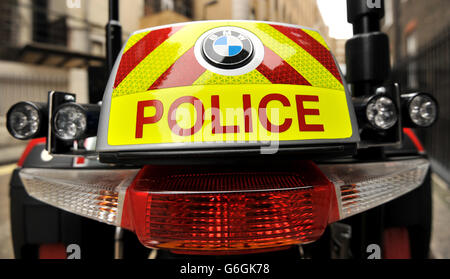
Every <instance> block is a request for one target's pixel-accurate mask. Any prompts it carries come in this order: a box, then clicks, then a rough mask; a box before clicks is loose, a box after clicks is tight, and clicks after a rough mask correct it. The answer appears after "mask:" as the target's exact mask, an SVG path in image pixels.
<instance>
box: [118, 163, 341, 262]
mask: <svg viewBox="0 0 450 279" xmlns="http://www.w3.org/2000/svg"><path fill="white" fill-rule="evenodd" d="M291 166H292V165H291ZM281 169H282V168H281ZM331 199H333V200H334V201H331ZM335 200H336V195H335V194H334V186H333V184H332V183H331V182H330V181H329V180H328V179H327V178H326V177H325V176H324V175H323V174H322V173H321V172H320V170H319V169H318V168H317V167H316V166H315V165H314V164H313V163H311V162H299V163H298V164H294V167H288V168H287V169H283V170H282V171H280V170H273V169H272V170H268V169H264V168H261V167H260V166H259V167H257V168H254V169H245V170H242V171H240V172H236V168H234V171H232V170H231V169H230V170H227V169H223V168H220V169H217V168H213V167H207V168H205V167H188V168H186V167H183V168H176V167H167V166H165V167H156V166H146V167H145V168H143V169H142V170H141V171H140V173H139V174H138V175H137V176H136V178H135V180H134V182H133V183H132V185H131V186H130V187H129V188H128V191H127V194H126V197H125V202H124V207H123V214H122V227H126V228H129V229H132V230H134V231H136V234H137V235H138V237H139V239H140V241H141V242H142V243H143V244H144V245H145V246H149V247H159V248H166V249H171V250H173V251H190V252H191V253H192V252H194V253H205V254H211V253H214V254H224V253H225V254H229V253H233V252H239V253H242V252H245V251H247V252H250V251H251V250H256V249H271V248H275V247H280V246H288V245H292V244H298V243H308V242H312V241H314V240H316V239H318V238H319V237H320V236H321V235H322V233H323V231H324V229H325V227H326V225H327V224H328V217H329V216H330V214H329V213H330V210H331V208H332V207H333V206H332V205H333V204H335ZM334 210H335V211H336V212H337V207H334ZM336 214H338V213H333V214H332V215H333V216H334V217H333V218H336V219H337V217H336Z"/></svg>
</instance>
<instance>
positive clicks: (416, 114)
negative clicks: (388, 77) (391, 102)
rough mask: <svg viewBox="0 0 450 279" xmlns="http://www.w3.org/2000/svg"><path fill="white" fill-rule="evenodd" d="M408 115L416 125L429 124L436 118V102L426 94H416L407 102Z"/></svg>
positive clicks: (423, 125) (424, 125)
mask: <svg viewBox="0 0 450 279" xmlns="http://www.w3.org/2000/svg"><path fill="white" fill-rule="evenodd" d="M409 115H410V117H411V120H412V121H413V122H414V123H415V124H416V125H418V126H421V127H427V126H430V125H431V124H433V123H434V121H435V120H436V116H437V104H436V102H435V101H434V100H433V99H431V98H430V97H428V96H426V95H418V96H416V97H414V98H413V99H412V100H411V103H410V104H409Z"/></svg>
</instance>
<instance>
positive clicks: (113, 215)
mask: <svg viewBox="0 0 450 279" xmlns="http://www.w3.org/2000/svg"><path fill="white" fill-rule="evenodd" d="M137 172H138V170H117V169H116V170H76V169H72V170H62V169H31V168H29V169H28V168H27V169H22V170H21V171H20V173H19V175H20V178H21V180H22V182H23V184H24V185H25V189H26V190H27V192H28V194H29V195H30V196H32V197H35V198H37V199H38V200H41V201H43V202H45V203H48V204H50V205H53V206H55V207H58V208H61V209H64V210H67V211H69V212H72V213H75V214H78V215H81V216H85V217H88V218H92V219H96V220H98V221H101V222H104V223H108V224H112V225H119V224H120V220H121V216H120V214H121V210H120V208H119V207H120V206H121V201H122V204H123V197H124V196H125V191H126V189H127V187H128V186H129V185H130V183H131V182H132V181H133V178H134V177H135V176H136V174H137Z"/></svg>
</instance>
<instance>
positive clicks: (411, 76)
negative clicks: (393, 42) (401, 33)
mask: <svg viewBox="0 0 450 279" xmlns="http://www.w3.org/2000/svg"><path fill="white" fill-rule="evenodd" d="M406 55H407V56H408V57H409V59H408V61H409V62H408V87H409V88H410V89H413V88H417V87H418V85H419V82H418V73H417V71H418V67H417V61H416V55H417V35H416V32H411V33H409V34H408V36H407V37H406Z"/></svg>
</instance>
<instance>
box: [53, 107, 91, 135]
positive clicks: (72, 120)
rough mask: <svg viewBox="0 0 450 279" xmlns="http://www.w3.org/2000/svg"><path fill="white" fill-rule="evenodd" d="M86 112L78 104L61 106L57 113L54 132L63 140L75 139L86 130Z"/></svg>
mask: <svg viewBox="0 0 450 279" xmlns="http://www.w3.org/2000/svg"><path fill="white" fill-rule="evenodd" d="M86 122H87V121H86V114H85V112H84V111H83V109H81V108H80V107H78V106H76V105H67V106H64V107H62V108H60V109H59V110H58V111H57V112H56V115H55V120H54V128H55V129H54V132H55V134H56V135H57V136H58V137H59V138H60V139H63V140H75V139H78V138H80V137H81V136H82V135H83V134H84V132H85V131H86Z"/></svg>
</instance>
